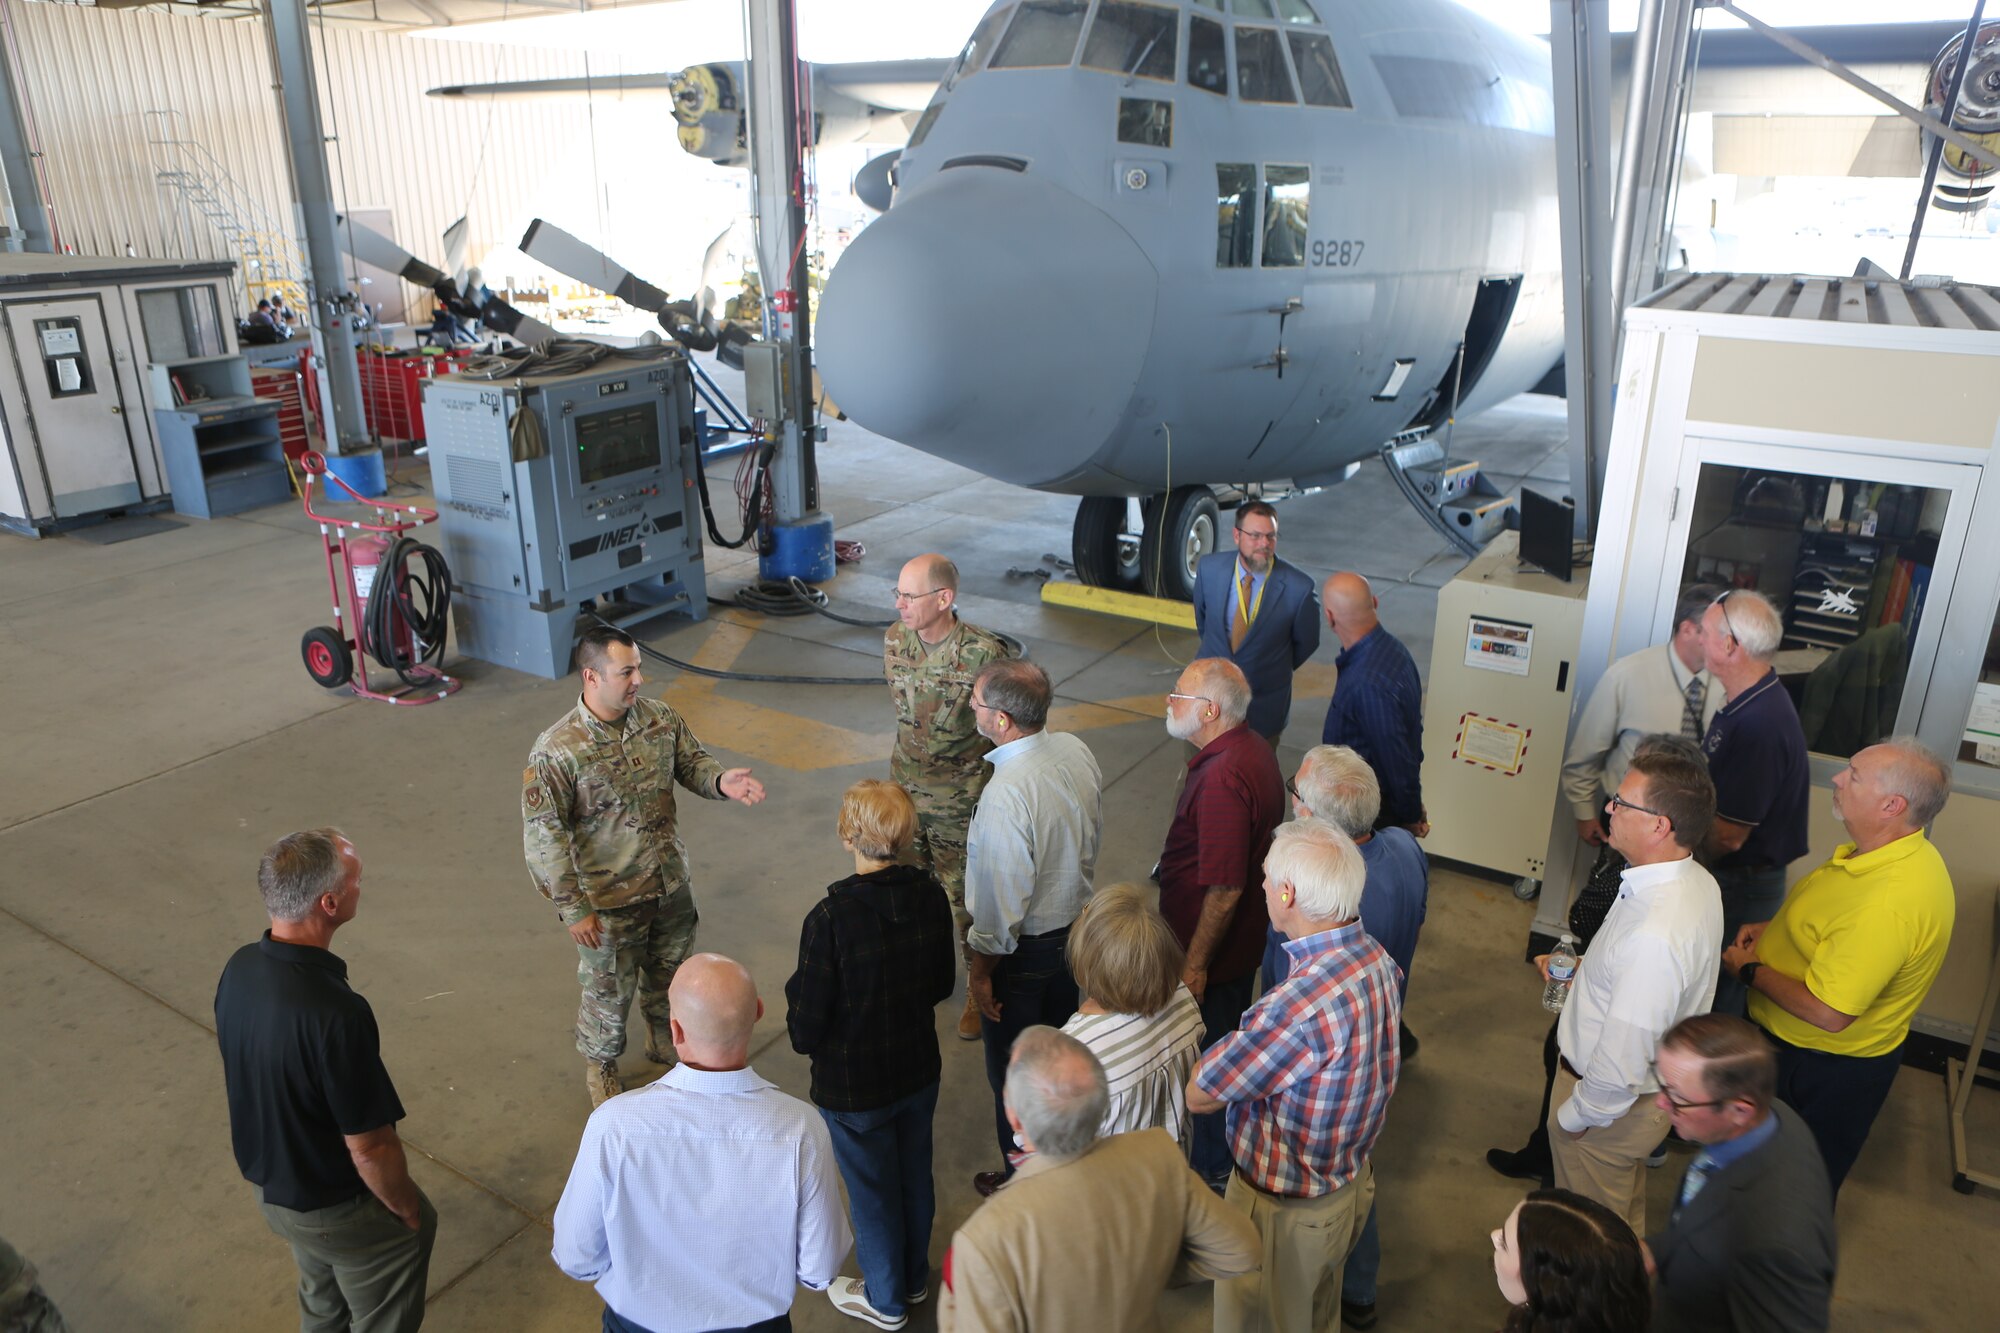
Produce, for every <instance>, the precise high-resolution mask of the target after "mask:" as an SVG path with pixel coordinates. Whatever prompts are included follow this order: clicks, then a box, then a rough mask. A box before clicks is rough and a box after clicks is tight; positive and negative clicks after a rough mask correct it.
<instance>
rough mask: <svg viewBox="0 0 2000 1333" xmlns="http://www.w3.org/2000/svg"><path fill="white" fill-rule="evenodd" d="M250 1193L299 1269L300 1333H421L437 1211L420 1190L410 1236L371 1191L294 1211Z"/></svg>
mask: <svg viewBox="0 0 2000 1333" xmlns="http://www.w3.org/2000/svg"><path fill="white" fill-rule="evenodd" d="M250 1188H251V1190H252V1191H253V1192H254V1193H255V1194H256V1196H257V1203H258V1206H259V1207H261V1208H262V1209H263V1210H264V1220H265V1222H267V1223H268V1224H269V1225H270V1228H271V1230H273V1231H275V1232H277V1233H278V1236H279V1237H280V1238H281V1239H282V1240H284V1241H285V1243H286V1244H288V1245H290V1246H291V1247H292V1258H293V1259H294V1260H296V1261H297V1263H298V1266H299V1328H300V1330H301V1331H302V1333H414V1330H416V1329H418V1328H421V1327H422V1326H423V1322H424V1293H425V1290H426V1288H427V1286H428V1280H429V1276H430V1267H431V1246H432V1245H433V1244H434V1243H435V1242H436V1240H437V1209H435V1208H433V1207H431V1201H430V1199H429V1198H428V1197H426V1196H425V1194H424V1192H423V1191H422V1190H418V1191H417V1216H418V1221H419V1226H418V1227H417V1229H416V1230H415V1231H412V1230H410V1229H409V1228H408V1227H406V1226H404V1225H403V1221H402V1219H401V1218H399V1217H397V1216H396V1215H395V1214H394V1213H392V1212H390V1211H389V1210H388V1209H387V1208H385V1207H383V1206H382V1204H381V1202H380V1201H379V1200H378V1199H376V1197H375V1196H374V1195H373V1194H370V1193H369V1192H368V1191H367V1190H363V1191H361V1193H359V1194H357V1195H355V1196H354V1197H353V1198H352V1199H349V1200H348V1201H347V1202H346V1203H337V1204H334V1205H333V1206H332V1207H330V1208H316V1209H312V1210H310V1211H308V1212H296V1211H294V1210H293V1209H290V1208H280V1207H279V1206H278V1205H277V1204H275V1203H266V1202H265V1200H264V1191H263V1189H262V1188H261V1187H259V1186H256V1185H252V1186H251V1187H250Z"/></svg>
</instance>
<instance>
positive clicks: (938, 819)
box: [882, 555, 1009, 1041]
mask: <svg viewBox="0 0 2000 1333" xmlns="http://www.w3.org/2000/svg"><path fill="white" fill-rule="evenodd" d="M957 600H958V567H957V566H955V565H953V564H952V563H951V561H949V560H947V559H946V558H945V557H944V556H941V555H920V556H918V557H917V558H916V559H914V560H912V561H910V562H909V563H908V564H906V565H904V566H903V572H902V575H901V577H900V578H899V579H898V580H897V582H896V614H897V616H898V617H899V623H898V624H895V625H892V626H890V627H889V632H888V633H887V634H886V635H885V636H884V637H883V641H882V671H883V674H884V675H885V676H887V677H888V680H889V693H890V694H891V696H892V697H893V698H894V699H895V703H896V748H895V750H894V751H893V752H892V753H891V755H890V757H889V776H890V777H892V778H894V779H895V780H896V782H897V783H899V784H900V785H901V786H902V788H903V789H904V790H905V791H907V792H909V793H910V800H911V801H912V802H913V803H914V804H915V805H916V807H917V837H916V842H915V847H914V850H915V852H916V854H917V855H919V856H921V857H922V858H923V859H924V861H925V863H926V864H928V865H929V866H930V869H931V873H932V874H933V875H935V876H936V877H937V881H938V883H940V884H942V885H944V890H945V893H946V894H947V895H948V896H949V897H950V898H951V915H952V920H953V921H954V923H955V924H956V926H957V930H958V942H959V949H960V951H961V952H963V951H964V948H965V932H966V930H967V929H968V928H970V926H971V925H972V917H971V915H970V914H968V913H967V912H966V910H965V830H966V826H967V825H968V824H970V823H971V822H972V810H973V807H974V806H976V805H978V804H979V793H980V791H981V790H983V789H984V788H985V786H986V779H987V778H988V777H989V776H991V774H992V770H991V769H990V768H988V767H987V764H986V755H987V752H988V751H990V750H991V749H992V748H993V743H992V742H991V741H989V740H987V739H986V738H985V737H984V736H981V735H980V734H979V729H978V728H977V727H976V726H974V725H973V719H972V679H973V677H975V676H977V675H978V674H979V669H980V668H981V667H983V666H985V665H986V664H987V663H988V662H991V661H994V660H996V659H998V658H1002V657H1006V656H1008V655H1009V654H1008V651H1007V645H1006V643H1005V642H1004V641H1002V640H1001V639H1000V637H999V636H998V635H995V634H993V633H991V632H989V631H987V630H983V629H980V628H979V627H978V626H976V625H969V624H967V623H966V622H965V621H963V620H960V619H959V618H958V612H957V610H956V609H955V607H954V605H953V603H955V602H956V601H957ZM968 1028H969V1029H970V1033H969V1035H968ZM958 1034H959V1036H960V1037H963V1038H965V1040H967V1041H976V1040H978V1038H979V1011H978V1010H977V1009H976V1008H974V1007H973V1004H972V999H971V996H970V995H968V996H967V997H966V1007H965V1012H964V1014H962V1015H961V1016H960V1019H959V1027H958Z"/></svg>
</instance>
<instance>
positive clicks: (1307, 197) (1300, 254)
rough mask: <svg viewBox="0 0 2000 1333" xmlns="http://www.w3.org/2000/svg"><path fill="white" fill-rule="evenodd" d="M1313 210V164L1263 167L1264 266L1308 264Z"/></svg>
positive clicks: (1296, 266)
mask: <svg viewBox="0 0 2000 1333" xmlns="http://www.w3.org/2000/svg"><path fill="white" fill-rule="evenodd" d="M1311 211H1312V168H1311V167H1275V166H1271V167H1265V168H1264V267H1265V268H1302V267H1304V266H1305V262H1306V231H1307V224H1308V223H1309V222H1310V221H1311Z"/></svg>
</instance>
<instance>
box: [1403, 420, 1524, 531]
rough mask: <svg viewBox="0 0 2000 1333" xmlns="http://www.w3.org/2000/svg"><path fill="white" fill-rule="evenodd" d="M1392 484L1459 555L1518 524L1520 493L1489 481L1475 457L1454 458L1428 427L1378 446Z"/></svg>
mask: <svg viewBox="0 0 2000 1333" xmlns="http://www.w3.org/2000/svg"><path fill="white" fill-rule="evenodd" d="M1382 462H1383V463H1384V464H1385V465H1386V466H1387V467H1388V469H1389V475H1390V477H1392V478H1393V479H1394V480H1395V482H1396V489H1397V490H1399V491H1401V492H1402V493H1403V498H1404V499H1405V500H1408V501H1409V502H1410V505H1411V507H1412V508H1414V509H1415V510H1416V511H1417V512H1418V513H1419V514H1421V515H1423V517H1424V521H1425V522H1426V523H1428V524H1430V526H1431V527H1432V529H1434V530H1435V531H1436V532H1437V533H1438V534H1439V535H1440V536H1442V537H1443V538H1444V539H1445V540H1446V541H1448V542H1450V543H1451V544H1452V545H1453V546H1454V547H1456V548H1457V549H1458V550H1459V551H1460V552H1461V553H1463V554H1465V555H1477V554H1479V552H1480V551H1481V550H1482V549H1484V547H1485V546H1486V543H1487V542H1490V541H1492V540H1493V538H1494V537H1496V536H1498V535H1499V534H1500V533H1501V532H1504V531H1505V530H1506V529H1507V528H1509V527H1512V526H1514V525H1516V524H1517V523H1518V521H1519V520H1518V519H1517V518H1516V517H1515V514H1516V511H1517V510H1518V508H1519V505H1520V497H1519V496H1516V495H1509V494H1507V493H1505V492H1503V491H1502V490H1501V489H1500V488H1499V487H1498V486H1495V485H1494V484H1493V483H1492V481H1491V480H1489V479H1488V478H1487V477H1486V475H1485V474H1484V473H1483V472H1481V471H1480V470H1479V463H1478V461H1477V460H1475V459H1469V458H1458V459H1454V458H1452V457H1450V456H1449V455H1448V454H1447V453H1446V452H1445V445H1444V441H1443V440H1440V439H1439V438H1438V437H1437V436H1436V435H1433V434H1431V433H1429V432H1424V433H1422V434H1411V435H1402V436H1397V437H1396V438H1395V439H1393V440H1390V441H1389V442H1388V443H1387V444H1385V445H1383V446H1382Z"/></svg>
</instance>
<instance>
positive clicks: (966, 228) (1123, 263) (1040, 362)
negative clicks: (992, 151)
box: [815, 167, 1159, 486]
mask: <svg viewBox="0 0 2000 1333" xmlns="http://www.w3.org/2000/svg"><path fill="white" fill-rule="evenodd" d="M1158 281H1159V279H1158V274H1157V273H1156V272H1155V270H1154V268H1153V265H1152V263H1151V261H1150V260H1148V259H1147V258H1146V255H1145V252H1144V251H1142V250H1141V249H1140V248H1139V246H1138V243H1137V242H1135V241H1134V240H1133V239H1132V237H1131V235H1130V234H1129V233H1127V232H1126V231H1125V229H1124V228H1123V227H1120V226H1119V225H1118V224H1117V223H1116V222H1114V221H1112V220H1111V219H1110V218H1109V217H1107V216H1106V215H1105V214H1104V213H1103V212H1102V211H1100V210H1099V209H1097V208H1095V207H1093V206H1091V205H1090V204H1087V203H1085V202H1084V201H1083V200H1082V199H1079V198H1078V197H1077V196H1076V195H1074V194H1071V193H1070V192H1069V191H1067V190H1064V189H1062V188H1060V187H1058V186H1056V185H1054V184H1051V183H1050V182H1048V181H1046V180H1038V179H1037V178H1036V177H1035V176H1034V175H1033V174H1032V173H1029V174H1022V173H1017V172H1012V171H1008V170H1006V169H1004V168H998V167H956V168H953V169H951V170H948V171H945V172H943V173H941V174H940V175H938V176H936V177H934V178H932V179H931V180H929V181H926V182H924V183H923V184H922V185H920V186H918V187H916V188H915V189H914V190H911V191H910V192H908V193H906V194H904V195H903V196H902V197H901V198H899V199H898V200H897V201H896V204H895V206H894V207H893V208H891V209H890V210H889V211H888V212H887V213H884V214H883V215H882V216H881V217H879V218H877V219H876V220H875V221H874V222H873V223H871V224H869V226H868V228H867V230H865V231H863V232H862V233H861V235H860V236H858V237H856V238H855V240H854V243H853V244H852V245H851V246H849V247H848V250H847V253H846V254H845V255H844V256H843V257H842V258H841V260H840V262H839V264H838V265H837V266H836V267H835V268H834V271H833V276H832V277H831V279H829V281H828V283H827V288H826V292H825V296H824V298H823V300H822V302H821V305H820V312H819V319H818V326H817V332H816V334H815V350H816V355H817V357H818V364H819V369H820V374H821V376H822V377H823V378H824V379H825V381H826V387H827V392H828V393H829V394H830V395H831V396H832V398H833V401H834V402H835V403H837V404H839V406H840V408H841V410H842V411H844V412H846V413H847V414H848V415H849V416H850V417H852V418H853V419H854V420H855V421H858V422H860V423H861V424H862V425H863V426H866V427H867V428H868V429H869V430H872V431H874V432H876V433H877V434H880V435H886V436H888V437H889V438H890V439H893V440H900V441H902V442H903V443H905V444H909V445H914V446H915V447H917V448H919V449H922V450H924V451H926V452H927V453H932V454H936V455H938V456H939V457H941V458H947V459H950V460H952V461H954V462H958V463H963V464H964V465H966V466H967V467H972V468H976V469H977V470H979V471H980V472H983V473H985V474H987V475H988V476H993V477H998V478H1000V479H1001V480H1003V481H1010V482H1014V483H1016V484H1018V485H1023V486H1037V485H1043V484H1047V483H1051V482H1055V481H1059V480H1060V479H1062V478H1064V477H1067V476H1070V475H1072V474H1073V473H1075V472H1077V471H1078V470H1080V469H1081V468H1083V467H1084V466H1085V465H1086V464H1087V463H1088V462H1089V461H1090V459H1091V458H1092V456H1093V455H1095V454H1096V453H1097V451H1098V450H1099V448H1101V447H1102V446H1103V444H1104V443H1105V441H1106V438H1107V437H1108V436H1109V434H1110V433H1111V431H1112V430H1113V429H1114V428H1115V427H1116V425H1117V424H1118V422H1119V419H1120V418H1121V417H1122V415H1123V414H1124V411H1125V408H1126V404H1127V403H1128V402H1130V400H1131V397H1132V391H1133V388H1134V387H1135V386H1136V385H1137V383H1138V381H1139V375H1140V371H1141V369H1142V367H1143V366H1144V364H1145V360H1146V351H1147V345H1148V343H1149V341H1150V340H1151V337H1152V327H1153V311H1154V305H1155V302H1156V299H1157V295H1158V293H1157V286H1158Z"/></svg>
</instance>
